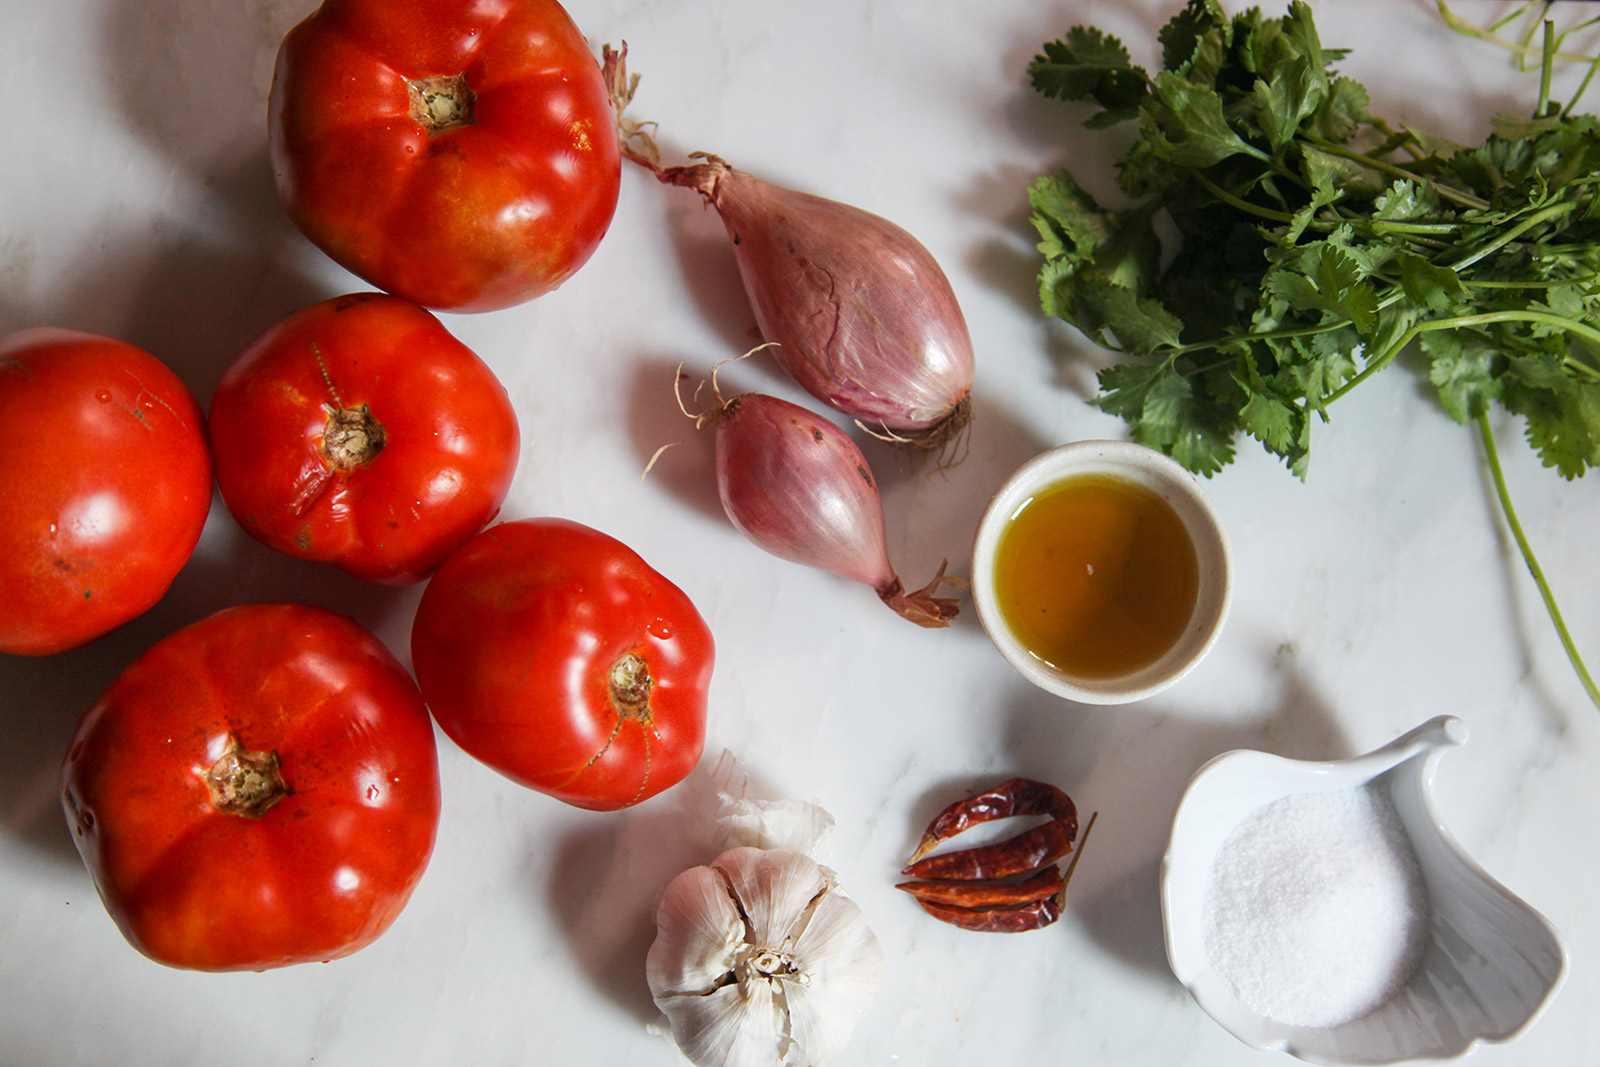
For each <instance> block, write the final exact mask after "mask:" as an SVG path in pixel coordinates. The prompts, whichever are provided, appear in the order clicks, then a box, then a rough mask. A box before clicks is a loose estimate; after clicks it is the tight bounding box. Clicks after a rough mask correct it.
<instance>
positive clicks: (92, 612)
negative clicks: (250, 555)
mask: <svg viewBox="0 0 1600 1067" xmlns="http://www.w3.org/2000/svg"><path fill="white" fill-rule="evenodd" d="M210 510H211V461H210V459H209V458H208V457H207V455H206V441H205V418H204V416H203V415H202V414H201V411H200V408H199V406H198V405H197V404H196V403H195V401H194V397H193V396H191V395H190V393H189V390H188V389H187V388H185V387H184V384H183V382H182V381H180V380H179V379H178V376H177V375H176V374H173V373H172V371H171V370H169V369H167V367H166V366H165V365H164V364H163V363H162V362H161V361H160V360H158V359H156V358H155V357H154V356H152V355H151V354H150V353H148V352H146V351H144V350H143V349H141V348H135V347H134V346H133V345H130V344H127V343H126V342H123V341H116V340H113V339H111V338H109V337H100V336H97V335H94V334H88V333H79V332H77V331H74V330H55V329H35V330H23V331H22V332H20V333H15V334H12V335H11V336H9V337H6V338H4V339H0V604H4V605H5V607H4V609H3V610H0V652H13V653H20V654H23V655H35V656H37V655H45V654H47V653H52V652H61V651H63V650H65V649H69V648H75V647H76V646H78V645H81V644H84V643H85V642H87V641H90V640H92V639H93V638H96V637H99V636H100V635H101V634H103V633H106V632H107V631H109V630H114V629H116V628H117V627H118V626H120V625H122V624H123V623H125V622H127V621H128V620H129V619H131V618H133V617H134V616H136V615H140V614H142V613H144V612H145V611H146V610H147V609H149V608H150V607H151V606H152V605H154V604H155V602H156V601H158V600H160V599H161V597H162V594H164V593H165V592H166V591H167V587H168V586H170V585H171V584H172V579H173V578H175V577H176V576H177V574H178V571H179V570H180V569H182V567H183V565H184V563H186V562H188V559H189V556H190V554H191V553H193V552H194V546H195V544H196V542H198V541H199V540H200V531H201V530H202V529H203V528H204V527H205V523H206V513H207V512H209V511H210Z"/></svg>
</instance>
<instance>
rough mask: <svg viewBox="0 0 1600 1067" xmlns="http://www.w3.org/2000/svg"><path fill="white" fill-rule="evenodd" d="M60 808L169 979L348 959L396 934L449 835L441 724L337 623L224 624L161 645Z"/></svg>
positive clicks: (255, 612)
mask: <svg viewBox="0 0 1600 1067" xmlns="http://www.w3.org/2000/svg"><path fill="white" fill-rule="evenodd" d="M62 804H63V806H64V807H65V809H66V814H67V822H68V824H69V826H70V828H71V830H72V835H73V840H74V841H76V842H77V845H78V852H79V853H80V854H81V855H82V856H83V860H84V863H85V864H87V865H88V868H89V873H90V874H91V875H92V876H93V877H94V883H95V888H96V889H98V890H99V891H100V897H101V899H102V900H104V901H105V905H106V908H107V910H109V911H110V913H111V917H112V918H113V919H115V920H116V923H117V926H118V927H119V928H121V930H122V933H123V935H124V936H125V937H127V939H128V941H129V942H130V943H132V945H133V946H134V947H135V948H137V949H138V950H139V951H140V952H143V953H144V954H145V955H147V956H149V957H150V958H151V959H154V960H157V961H158V962H161V963H165V964H168V965H170V966H173V967H187V968H193V969H195V970H202V971H239V970H265V969H267V968H269V967H283V966H287V965H288V964H291V963H309V962H315V961H322V960H329V959H334V958H337V957H339V956H346V955H349V954H350V953H352V952H354V951H356V950H357V949H359V948H361V947H363V946H365V945H367V944H368V943H370V942H371V941H372V940H373V939H374V938H376V937H377V936H378V935H379V934H381V933H383V932H384V931H385V930H386V929H388V928H389V925H390V924H391V923H392V922H394V920H395V917H396V916H398V915H399V914H400V910H401V908H403V907H404V906H405V903H406V901H407V899H409V898H410V896H411V891H412V889H413V888H414V887H415V886H416V884H417V882H418V880H419V879H420V878H421V877H422V872H423V870H424V868H425V867H426V866H427V863H428V857H429V855H430V854H431V853H432V851H433V841H434V834H435V832H436V830H437V828H438V823H439V765H438V760H437V755H436V752H435V748H434V740H433V726H432V723H430V722H429V720H428V712H427V709H426V708H425V707H424V706H423V703H422V698H421V697H420V695H419V694H418V693H417V689H416V685H415V684H414V683H413V682H412V681H411V676H410V675H408V674H407V673H406V671H405V668H404V667H402V666H401V665H400V663H399V662H398V661H397V660H396V659H395V658H394V656H393V655H391V654H390V653H389V651H388V649H386V648H384V646H383V645H382V644H381V643H380V642H379V641H378V639H377V638H376V637H373V636H372V635H371V634H369V633H368V632H367V631H366V630H364V629H362V628H361V627H360V626H358V625H357V624H356V623H354V622H352V621H351V620H349V619H347V618H345V617H344V616H342V615H335V614H333V613H332V612H329V611H324V610H322V609H321V608H312V607H305V606H302V605H296V604H251V605H246V606H242V607H232V608H226V609H224V610H222V611H220V612H218V613H217V614H215V615H212V616H211V617H210V618H207V619H202V620H201V621H200V622H197V623H194V624H193V625H190V626H187V627H185V628H183V629H182V630H179V631H177V632H176V633H174V634H172V635H170V636H169V637H167V638H165V639H164V640H161V641H159V642H157V643H156V644H155V645H154V646H152V647H151V648H150V650H149V651H147V652H146V653H145V654H144V655H143V656H141V657H139V659H137V660H135V661H134V663H133V664H132V665H131V666H130V667H128V669H127V670H125V671H124V672H123V673H122V674H121V675H120V676H118V678H117V680H116V681H115V682H113V683H112V684H111V687H110V688H109V689H107V690H106V692H105V694H104V695H103V696H101V697H100V699H99V700H98V701H96V702H95V704H94V706H93V707H91V708H90V709H89V710H88V712H87V713H85V715H84V717H83V721H82V722H80V723H79V724H78V732H77V734H76V735H75V736H74V738H73V740H72V746H71V748H70V750H69V751H68V754H67V758H66V764H65V767H64V770H63V784H62Z"/></svg>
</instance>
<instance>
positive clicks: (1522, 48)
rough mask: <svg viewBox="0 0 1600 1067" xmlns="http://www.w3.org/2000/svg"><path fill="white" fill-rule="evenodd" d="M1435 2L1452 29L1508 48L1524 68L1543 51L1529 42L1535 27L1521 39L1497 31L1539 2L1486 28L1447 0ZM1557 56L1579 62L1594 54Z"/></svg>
mask: <svg viewBox="0 0 1600 1067" xmlns="http://www.w3.org/2000/svg"><path fill="white" fill-rule="evenodd" d="M1434 3H1435V6H1436V7H1438V9H1439V14H1440V16H1442V17H1443V18H1444V21H1445V25H1447V26H1449V27H1450V28H1451V29H1452V30H1455V31H1456V32H1457V33H1459V34H1462V35H1464V36H1467V37H1475V38H1477V39H1478V40H1480V41H1487V42H1488V43H1490V44H1493V45H1497V46H1499V47H1500V48H1504V49H1506V50H1507V51H1508V52H1510V53H1511V54H1512V55H1514V56H1516V58H1517V60H1518V62H1519V63H1521V64H1523V65H1524V66H1523V69H1527V68H1526V63H1527V61H1528V59H1529V58H1530V57H1532V56H1534V55H1538V54H1539V53H1540V52H1541V51H1542V49H1541V48H1539V47H1536V46H1534V45H1533V44H1530V43H1529V42H1530V41H1531V40H1532V39H1533V34H1534V30H1533V29H1530V30H1529V31H1528V32H1527V33H1526V34H1524V35H1523V38H1522V40H1521V41H1512V40H1508V39H1506V38H1505V37H1504V36H1502V35H1501V34H1500V33H1498V32H1496V31H1498V30H1500V29H1501V28H1502V27H1504V26H1506V25H1507V24H1509V23H1511V22H1513V21H1515V20H1516V19H1517V18H1518V17H1519V16H1521V15H1523V14H1524V13H1526V12H1528V11H1530V10H1531V9H1532V8H1534V7H1536V6H1540V5H1538V4H1535V3H1528V4H1524V5H1522V6H1521V7H1519V8H1517V9H1516V10H1515V11H1513V12H1512V13H1511V14H1510V15H1508V16H1507V17H1506V18H1503V19H1501V20H1500V21H1499V22H1497V23H1495V24H1494V25H1492V26H1490V27H1488V28H1487V29H1486V28H1484V27H1482V26H1478V25H1475V24H1473V23H1471V22H1469V21H1467V20H1466V19H1464V18H1462V17H1461V16H1460V15H1457V14H1456V13H1455V12H1454V11H1452V10H1450V5H1449V4H1448V3H1446V2H1445V0H1434ZM1542 6H1544V7H1549V5H1548V4H1544V5H1542ZM1562 36H1566V35H1565V34H1563V35H1562ZM1555 58H1556V59H1559V60H1563V61H1569V62H1570V61H1577V62H1583V63H1587V62H1589V61H1590V60H1591V59H1592V58H1593V57H1592V56H1586V55H1583V54H1581V53H1577V52H1561V51H1558V52H1556V54H1555Z"/></svg>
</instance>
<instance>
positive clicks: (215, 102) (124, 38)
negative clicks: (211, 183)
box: [100, 0, 316, 179]
mask: <svg viewBox="0 0 1600 1067" xmlns="http://www.w3.org/2000/svg"><path fill="white" fill-rule="evenodd" d="M315 7H316V4H315V3H314V2H312V0H261V2H258V3H251V4H195V3H193V2H192V0H110V2H108V3H106V4H105V13H104V21H103V23H102V26H101V35H102V39H101V48H100V51H101V54H102V56H103V57H104V63H103V65H102V67H101V70H102V72H103V74H104V77H105V81H106V87H107V90H108V95H109V96H110V98H111V101H112V103H113V104H114V105H115V106H117V107H118V109H119V110H120V111H121V113H122V118H123V120H124V122H125V124H126V126H127V128H129V129H131V130H133V131H134V132H136V133H137V134H138V135H140V136H141V137H143V138H144V139H145V140H146V141H147V142H148V143H149V144H150V145H151V146H152V147H153V148H154V149H156V150H157V151H159V152H161V153H162V154H163V155H165V156H166V157H167V158H168V159H170V160H172V162H174V163H175V164H177V165H178V166H180V167H181V168H183V169H184V170H185V171H187V172H189V173H191V174H193V175H196V176H199V177H201V178H203V179H209V178H211V177H212V176H214V175H215V174H217V173H218V166H219V163H220V164H221V165H222V167H223V169H226V166H227V163H228V161H230V160H231V159H233V158H236V157H237V156H238V155H239V154H240V153H241V151H250V150H251V149H253V148H254V147H256V146H259V147H260V149H261V150H262V152H263V153H264V152H265V149H266V143H267V96H268V92H269V90H270V88H271V85H272V69H273V64H274V62H275V61H276V58H277V53H278V46H279V45H280V44H281V43H282V41H283V37H284V35H285V34H286V33H287V32H288V31H289V30H290V28H291V27H293V25H294V24H295V23H296V22H298V21H300V20H301V19H302V18H304V17H305V16H306V15H307V14H309V13H310V12H311V11H312V10H313V9H314V8H315Z"/></svg>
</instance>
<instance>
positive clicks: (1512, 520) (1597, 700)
mask: <svg viewBox="0 0 1600 1067" xmlns="http://www.w3.org/2000/svg"><path fill="white" fill-rule="evenodd" d="M1477 421H1478V436H1479V437H1480V438H1482V440H1483V451H1484V456H1485V457H1486V458H1487V459H1488V461H1489V474H1490V476H1491V477H1492V478H1493V479H1494V491H1495V495H1496V496H1498V497H1499V498H1500V511H1501V513H1502V514H1504V515H1505V517H1506V525H1507V526H1509V527H1510V528H1511V536H1512V537H1513V538H1515V539H1516V542H1517V549H1518V551H1520V552H1521V553H1522V561H1523V562H1524V563H1525V564H1527V566H1528V573H1529V574H1531V575H1533V582H1534V584H1535V585H1537V586H1538V587H1539V596H1540V597H1541V598H1543V600H1544V608H1545V611H1546V612H1548V613H1549V615H1550V621H1551V622H1552V623H1553V624H1554V625H1555V628H1556V634H1557V635H1558V636H1559V637H1560V638H1561V647H1562V648H1563V649H1565V650H1566V653H1567V659H1568V660H1570V661H1571V662H1572V669H1573V670H1574V671H1576V672H1577V674H1578V681H1579V682H1581V683H1582V684H1583V691H1584V692H1585V693H1587V694H1588V696H1589V700H1590V701H1591V702H1592V703H1593V704H1594V706H1595V707H1596V708H1600V687H1597V686H1596V685H1595V682H1594V678H1592V677H1591V676H1590V675H1589V669H1588V668H1587V667H1585V666H1584V665H1583V657H1582V656H1581V655H1579V653H1578V646H1577V644H1576V643H1574V642H1573V640H1572V634H1571V632H1569V631H1568V630H1567V624H1566V621H1565V620H1564V619H1562V617H1561V609H1560V608H1559V607H1557V606H1556V598H1555V594H1554V593H1552V592H1551V591H1550V583H1549V582H1547V581H1545V577H1544V570H1543V569H1542V568H1541V567H1540V566H1539V560H1538V558H1537V557H1535V556H1534V554H1533V547H1532V546H1531V545H1529V544H1528V537H1527V535H1526V534H1524V533H1523V532H1522V523H1520V522H1518V521H1517V511H1516V509H1515V508H1514V507H1512V506H1511V493H1510V491H1509V490H1508V489H1507V488H1506V476H1505V473H1504V472H1503V471H1502V470H1501V469H1500V452H1499V449H1498V448H1496V446H1495V443H1494V431H1493V430H1492V429H1491V428H1490V426H1489V414H1488V412H1487V411H1480V412H1479V413H1478V419H1477Z"/></svg>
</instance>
